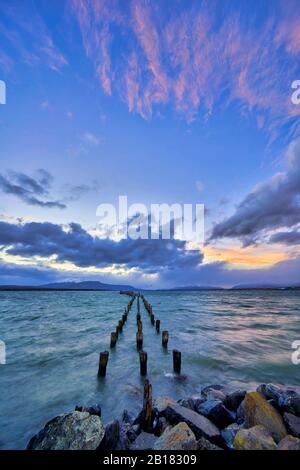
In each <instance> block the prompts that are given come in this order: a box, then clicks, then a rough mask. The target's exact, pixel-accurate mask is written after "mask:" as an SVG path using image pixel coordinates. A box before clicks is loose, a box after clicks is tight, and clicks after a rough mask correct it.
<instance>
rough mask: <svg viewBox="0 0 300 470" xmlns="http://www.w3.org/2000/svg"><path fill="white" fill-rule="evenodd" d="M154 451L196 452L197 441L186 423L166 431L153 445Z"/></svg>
mask: <svg viewBox="0 0 300 470" xmlns="http://www.w3.org/2000/svg"><path fill="white" fill-rule="evenodd" d="M153 449H154V450H196V449H197V441H196V438H195V435H194V433H193V431H192V430H191V429H190V428H189V426H188V425H187V424H186V423H179V424H177V425H176V426H174V428H170V429H167V430H166V431H165V432H164V433H163V434H162V436H160V437H159V438H158V439H157V441H156V442H155V444H154V447H153Z"/></svg>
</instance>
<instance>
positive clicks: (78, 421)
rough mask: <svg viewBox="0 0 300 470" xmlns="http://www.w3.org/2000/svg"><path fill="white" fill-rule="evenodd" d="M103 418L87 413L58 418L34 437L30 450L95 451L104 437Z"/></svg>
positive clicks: (75, 413) (29, 445) (77, 412)
mask: <svg viewBox="0 0 300 470" xmlns="http://www.w3.org/2000/svg"><path fill="white" fill-rule="evenodd" d="M104 433H105V431H104V426H103V424H102V421H101V418H100V417H99V416H96V415H91V414H89V413H87V412H80V411H74V412H73V413H69V414H64V415H61V416H57V417H56V418H54V419H52V420H51V421H49V422H48V423H47V424H46V426H45V427H44V429H42V430H41V431H40V432H39V433H38V434H37V435H36V436H34V437H33V438H32V439H31V440H30V442H29V444H28V446H27V449H29V450H95V449H97V448H98V447H99V445H100V443H101V441H102V439H103V437H104Z"/></svg>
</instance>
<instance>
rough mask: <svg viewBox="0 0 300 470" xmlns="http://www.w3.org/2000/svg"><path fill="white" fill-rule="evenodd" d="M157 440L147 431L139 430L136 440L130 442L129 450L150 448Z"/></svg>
mask: <svg viewBox="0 0 300 470" xmlns="http://www.w3.org/2000/svg"><path fill="white" fill-rule="evenodd" d="M156 440H157V437H156V436H154V435H153V434H150V433H148V432H144V431H143V432H141V434H139V436H138V437H137V438H136V440H135V441H134V442H133V443H132V444H131V446H130V449H131V450H151V449H153V446H154V444H155V442H156Z"/></svg>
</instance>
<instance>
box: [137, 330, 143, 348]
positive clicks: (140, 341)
mask: <svg viewBox="0 0 300 470" xmlns="http://www.w3.org/2000/svg"><path fill="white" fill-rule="evenodd" d="M136 348H137V350H138V351H140V350H141V349H142V348H143V333H142V332H141V331H138V332H137V334H136Z"/></svg>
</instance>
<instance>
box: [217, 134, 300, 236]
mask: <svg viewBox="0 0 300 470" xmlns="http://www.w3.org/2000/svg"><path fill="white" fill-rule="evenodd" d="M299 222H300V141H299V140H298V141H296V142H294V143H292V144H291V145H290V147H289V149H288V152H287V169H286V171H284V172H281V173H277V174H275V175H274V176H273V177H271V178H269V179H268V180H266V181H265V182H263V183H261V184H259V185H257V186H256V187H255V188H254V189H253V190H252V191H251V193H249V194H248V195H247V196H246V197H245V199H244V200H243V201H242V202H241V203H240V204H239V205H238V207H237V209H236V212H235V213H234V214H233V215H232V216H231V217H229V218H228V219H226V220H224V221H223V222H221V223H219V224H217V225H216V226H215V227H214V228H213V231H212V235H211V238H210V239H211V240H216V239H219V238H239V239H241V240H242V241H243V242H244V244H245V245H249V244H253V243H255V242H256V241H258V240H259V237H260V236H261V235H262V234H263V233H265V232H267V231H269V230H272V229H277V228H292V227H293V226H295V225H296V224H298V223H299Z"/></svg>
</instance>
